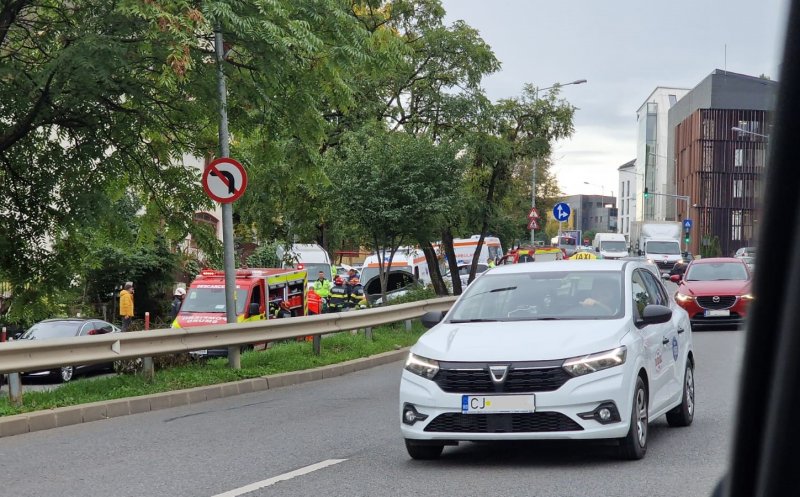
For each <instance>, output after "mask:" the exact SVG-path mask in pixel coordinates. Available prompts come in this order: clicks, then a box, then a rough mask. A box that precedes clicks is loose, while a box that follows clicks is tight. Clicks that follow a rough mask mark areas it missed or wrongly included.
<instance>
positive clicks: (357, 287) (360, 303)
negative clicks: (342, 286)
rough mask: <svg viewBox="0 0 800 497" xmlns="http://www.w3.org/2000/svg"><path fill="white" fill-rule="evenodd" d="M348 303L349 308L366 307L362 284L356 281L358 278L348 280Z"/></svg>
mask: <svg viewBox="0 0 800 497" xmlns="http://www.w3.org/2000/svg"><path fill="white" fill-rule="evenodd" d="M348 304H349V307H350V308H351V309H365V308H366V307H367V299H366V296H365V295H364V286H363V285H361V282H360V281H358V278H353V279H351V280H350V295H349V298H348Z"/></svg>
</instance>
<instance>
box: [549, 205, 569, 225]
mask: <svg viewBox="0 0 800 497" xmlns="http://www.w3.org/2000/svg"><path fill="white" fill-rule="evenodd" d="M570 212H572V211H570V208H569V205H567V203H566V202H559V203H557V204H556V205H555V206H554V207H553V217H554V218H556V221H559V222H561V221H566V220H567V219H569V214H570Z"/></svg>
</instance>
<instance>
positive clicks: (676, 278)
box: [669, 274, 681, 283]
mask: <svg viewBox="0 0 800 497" xmlns="http://www.w3.org/2000/svg"><path fill="white" fill-rule="evenodd" d="M669 280H670V281H671V282H673V283H680V282H681V275H679V274H673V275H672V276H670V277H669Z"/></svg>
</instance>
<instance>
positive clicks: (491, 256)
mask: <svg viewBox="0 0 800 497" xmlns="http://www.w3.org/2000/svg"><path fill="white" fill-rule="evenodd" d="M480 238H481V236H480V235H472V236H471V237H469V238H456V239H454V240H453V250H454V251H455V253H456V261H458V264H459V265H461V264H468V265H469V264H472V258H473V256H474V255H475V249H476V248H477V247H478V240H480ZM437 250H439V251H440V253H443V250H442V249H441V248H440V247H437ZM501 257H503V246H502V245H501V244H500V239H499V238H497V237H495V236H487V237H485V238H484V239H483V245H482V246H481V251H480V253H479V254H478V264H484V265H488V264H489V261H490V260H493V261H495V262H497V261H498V260H500V258H501Z"/></svg>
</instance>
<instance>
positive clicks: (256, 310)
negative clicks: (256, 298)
mask: <svg viewBox="0 0 800 497" xmlns="http://www.w3.org/2000/svg"><path fill="white" fill-rule="evenodd" d="M247 313H248V314H249V315H251V316H256V315H258V314H261V306H260V305H259V304H257V303H256V302H251V303H250V306H249V307H248V308H247Z"/></svg>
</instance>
